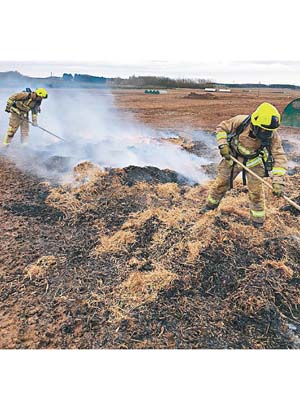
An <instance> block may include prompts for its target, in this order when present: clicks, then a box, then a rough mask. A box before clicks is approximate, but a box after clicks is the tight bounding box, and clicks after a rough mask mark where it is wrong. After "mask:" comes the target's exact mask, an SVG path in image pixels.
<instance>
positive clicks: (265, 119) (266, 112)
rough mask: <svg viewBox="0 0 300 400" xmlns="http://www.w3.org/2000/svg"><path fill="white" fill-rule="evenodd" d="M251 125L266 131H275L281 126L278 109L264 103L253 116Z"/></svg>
mask: <svg viewBox="0 0 300 400" xmlns="http://www.w3.org/2000/svg"><path fill="white" fill-rule="evenodd" d="M251 123H252V125H253V126H257V127H259V128H261V129H263V130H266V131H273V130H274V129H277V128H278V127H279V125H280V114H279V112H278V110H277V108H276V107H274V106H272V104H270V103H262V104H261V105H260V106H258V107H257V109H256V110H255V111H254V113H253V114H251Z"/></svg>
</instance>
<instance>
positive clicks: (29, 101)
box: [7, 92, 41, 122]
mask: <svg viewBox="0 0 300 400" xmlns="http://www.w3.org/2000/svg"><path fill="white" fill-rule="evenodd" d="M40 105H41V99H40V98H38V96H37V95H36V93H34V92H30V93H28V92H21V93H15V94H13V95H12V96H10V98H9V99H8V101H7V108H8V109H10V111H12V112H15V113H17V114H20V113H21V114H28V113H29V111H31V113H32V122H34V121H36V120H37V114H38V113H39V112H40V111H41V110H40Z"/></svg>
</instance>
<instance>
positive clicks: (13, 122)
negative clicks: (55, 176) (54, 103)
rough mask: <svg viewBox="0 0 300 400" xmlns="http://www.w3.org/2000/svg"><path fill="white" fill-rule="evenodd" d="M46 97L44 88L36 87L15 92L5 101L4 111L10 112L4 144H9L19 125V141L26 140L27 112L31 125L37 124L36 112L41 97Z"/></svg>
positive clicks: (24, 141) (25, 141)
mask: <svg viewBox="0 0 300 400" xmlns="http://www.w3.org/2000/svg"><path fill="white" fill-rule="evenodd" d="M47 97H48V93H47V91H46V89H44V88H38V89H36V90H35V91H34V92H31V91H24V92H21V93H15V94H13V95H12V96H10V98H9V99H8V101H7V105H6V108H5V111H6V112H8V113H10V118H9V126H8V129H7V132H6V135H5V137H4V140H3V145H4V146H9V144H10V143H11V141H12V139H13V137H14V134H15V133H16V131H17V130H18V128H19V127H20V130H21V143H22V144H26V143H27V142H28V135H29V122H28V117H29V112H30V111H31V114H32V125H34V126H37V114H38V113H39V112H40V105H41V103H42V100H43V99H46V98H47Z"/></svg>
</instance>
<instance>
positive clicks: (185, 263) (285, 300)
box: [0, 157, 300, 348]
mask: <svg viewBox="0 0 300 400" xmlns="http://www.w3.org/2000/svg"><path fill="white" fill-rule="evenodd" d="M0 171H1V180H0V182H1V191H0V205H1V206H0V213H1V214H0V221H1V228H2V249H3V250H2V251H1V254H0V264H1V292H0V299H1V309H0V331H1V336H0V347H1V348H294V347H298V345H299V343H298V338H297V335H296V333H297V331H298V329H299V325H298V319H299V304H300V296H299V289H300V274H299V272H300V265H299V259H300V248H299V243H300V235H299V216H298V215H294V214H292V213H291V211H289V210H286V211H278V210H279V208H280V207H282V206H284V201H283V200H275V199H274V198H273V197H272V195H270V194H269V193H268V194H267V201H268V220H267V224H266V227H265V228H264V229H263V230H262V231H257V230H256V229H255V228H253V227H252V226H251V225H250V224H249V221H248V212H249V210H248V205H247V194H246V193H245V192H244V189H243V187H242V186H241V185H240V184H238V185H237V187H236V189H235V190H234V191H233V192H232V193H231V194H229V195H228V196H227V198H226V199H225V200H224V202H223V203H222V205H221V207H220V209H219V210H218V211H213V212H209V213H208V214H206V215H204V216H201V217H200V216H199V214H198V211H199V208H200V207H201V206H202V205H203V203H204V201H205V198H206V195H207V189H208V188H207V187H201V186H195V187H189V186H182V185H179V184H178V183H176V181H174V177H173V175H168V172H166V175H165V182H166V183H164V184H161V183H160V179H161V177H162V173H160V174H159V175H156V173H155V171H154V170H152V171H150V172H149V171H148V172H149V173H150V174H152V178H153V179H152V182H151V183H146V182H143V181H141V179H140V178H141V177H142V173H141V172H142V171H143V170H142V169H139V171H138V172H139V174H137V176H138V180H137V181H136V182H135V183H134V182H133V181H132V171H131V170H130V169H127V170H122V169H120V170H112V171H110V172H106V173H104V172H101V171H100V170H98V169H97V168H96V167H95V166H93V165H91V164H89V163H85V164H82V165H79V166H78V167H77V168H76V170H75V175H76V177H77V181H78V185H77V187H74V186H72V187H71V186H61V187H50V186H49V185H47V184H46V183H43V182H40V181H38V180H37V179H36V178H34V177H32V176H26V175H25V174H23V173H21V172H20V171H18V170H17V169H16V168H15V167H14V166H13V165H12V164H11V163H9V162H7V160H5V159H4V158H3V157H2V158H1V163H0ZM145 172H147V170H145ZM128 176H130V179H129V180H128ZM157 176H158V177H159V179H158V178H157ZM168 179H169V182H168ZM299 183H300V177H299V175H297V176H293V177H291V179H290V183H289V188H288V192H289V194H290V195H291V196H295V195H297V194H298V190H296V189H295V188H298V187H299ZM291 324H292V325H291ZM294 331H295V332H296V333H294Z"/></svg>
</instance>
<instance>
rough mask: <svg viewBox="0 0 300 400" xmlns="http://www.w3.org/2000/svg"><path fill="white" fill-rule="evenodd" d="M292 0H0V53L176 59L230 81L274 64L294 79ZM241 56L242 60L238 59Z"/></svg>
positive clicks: (188, 69)
mask: <svg viewBox="0 0 300 400" xmlns="http://www.w3.org/2000/svg"><path fill="white" fill-rule="evenodd" d="M278 4H279V3H278ZM295 4H296V2H295V1H291V0H286V1H284V2H280V6H279V5H277V3H276V2H275V1H269V0H264V1H262V0H260V1H258V0H251V1H249V2H243V1H237V0H226V1H225V0H223V1H221V0H215V1H212V0H211V1H208V0H206V1H204V2H203V1H201V0H185V1H183V0H181V1H176V0H174V1H169V0H167V1H164V0H151V1H143V0H139V1H137V0H123V1H121V0H109V1H93V0H85V1H77V2H75V1H64V0H51V1H48V0H46V1H41V0H28V1H24V0H22V1H20V0H14V1H10V2H1V15H2V18H1V23H0V34H1V52H0V61H5V62H7V61H9V62H10V65H13V63H12V61H31V62H32V63H36V64H38V63H40V62H48V61H52V62H62V63H64V64H65V63H67V64H68V65H69V64H72V62H77V63H79V64H80V63H89V64H93V63H98V64H102V63H105V64H113V65H124V64H126V65H127V66H136V65H144V66H145V65H147V63H148V64H149V65H150V64H151V65H154V64H155V63H158V65H163V64H165V65H168V66H170V65H180V66H181V69H179V71H177V72H178V74H181V76H182V73H184V74H187V75H188V76H192V75H193V71H194V70H195V71H196V72H197V71H198V72H199V73H201V72H207V74H208V75H211V76H210V77H211V78H213V79H215V80H219V77H222V76H224V77H225V78H226V77H228V79H229V78H230V81H231V82H232V81H234V80H235V79H234V77H232V75H234V74H237V76H238V74H239V72H240V71H242V72H243V71H244V72H243V75H242V79H243V80H246V81H247V79H246V78H247V76H249V79H248V81H251V79H252V80H253V79H254V78H255V81H264V80H265V79H268V75H269V78H272V80H274V79H275V80H276V76H275V75H274V71H275V70H276V74H277V73H278V77H279V80H280V81H285V82H286V83H296V84H299V83H300V70H299V69H298V66H299V65H300V64H298V63H296V64H295V63H294V64H293V66H292V67H291V62H292V61H294V62H295V61H299V62H300V54H299V51H298V37H299V33H298V26H299V15H298V12H297V9H295ZM241 61H243V62H245V61H247V62H248V64H247V66H246V67H245V64H242V63H237V62H241ZM265 61H268V62H269V61H272V64H269V65H270V70H268V64H261V65H260V66H259V65H258V63H260V62H265ZM253 62H255V63H254V64H255V71H261V70H262V72H261V74H260V72H258V74H256V75H255V77H254V76H253V72H254V70H253ZM257 62H258V63H257ZM287 62H288V63H289V64H288V66H287V64H286V63H287ZM5 65H6V63H5ZM183 65H185V67H184V68H183V67H182V66H183ZM203 65H204V67H203ZM251 65H252V67H251ZM3 66H4V64H3V63H2V64H1V65H0V68H1V71H3V68H4V67H3ZM201 66H202V67H203V68H202V67H201ZM245 68H246V70H247V71H245ZM295 68H296V69H295ZM9 69H10V68H9ZM11 69H12V68H11ZM36 69H37V68H36ZM166 69H168V68H166ZM171 69H172V68H171ZM205 69H206V71H205ZM298 71H299V78H298ZM34 72H35V74H36V75H37V76H42V75H43V74H45V72H43V71H42V70H41V72H40V74H39V73H38V72H37V71H36V70H35V71H34ZM49 72H50V71H49ZM70 72H72V71H70ZM77 72H78V71H77ZM171 72H172V70H171V71H170V74H171ZM269 73H270V74H269ZM290 74H292V76H290ZM164 75H166V74H165V73H164ZM260 76H262V77H263V79H259V78H260ZM199 77H201V76H199ZM284 78H286V79H284ZM236 80H237V81H238V80H239V79H236Z"/></svg>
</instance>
